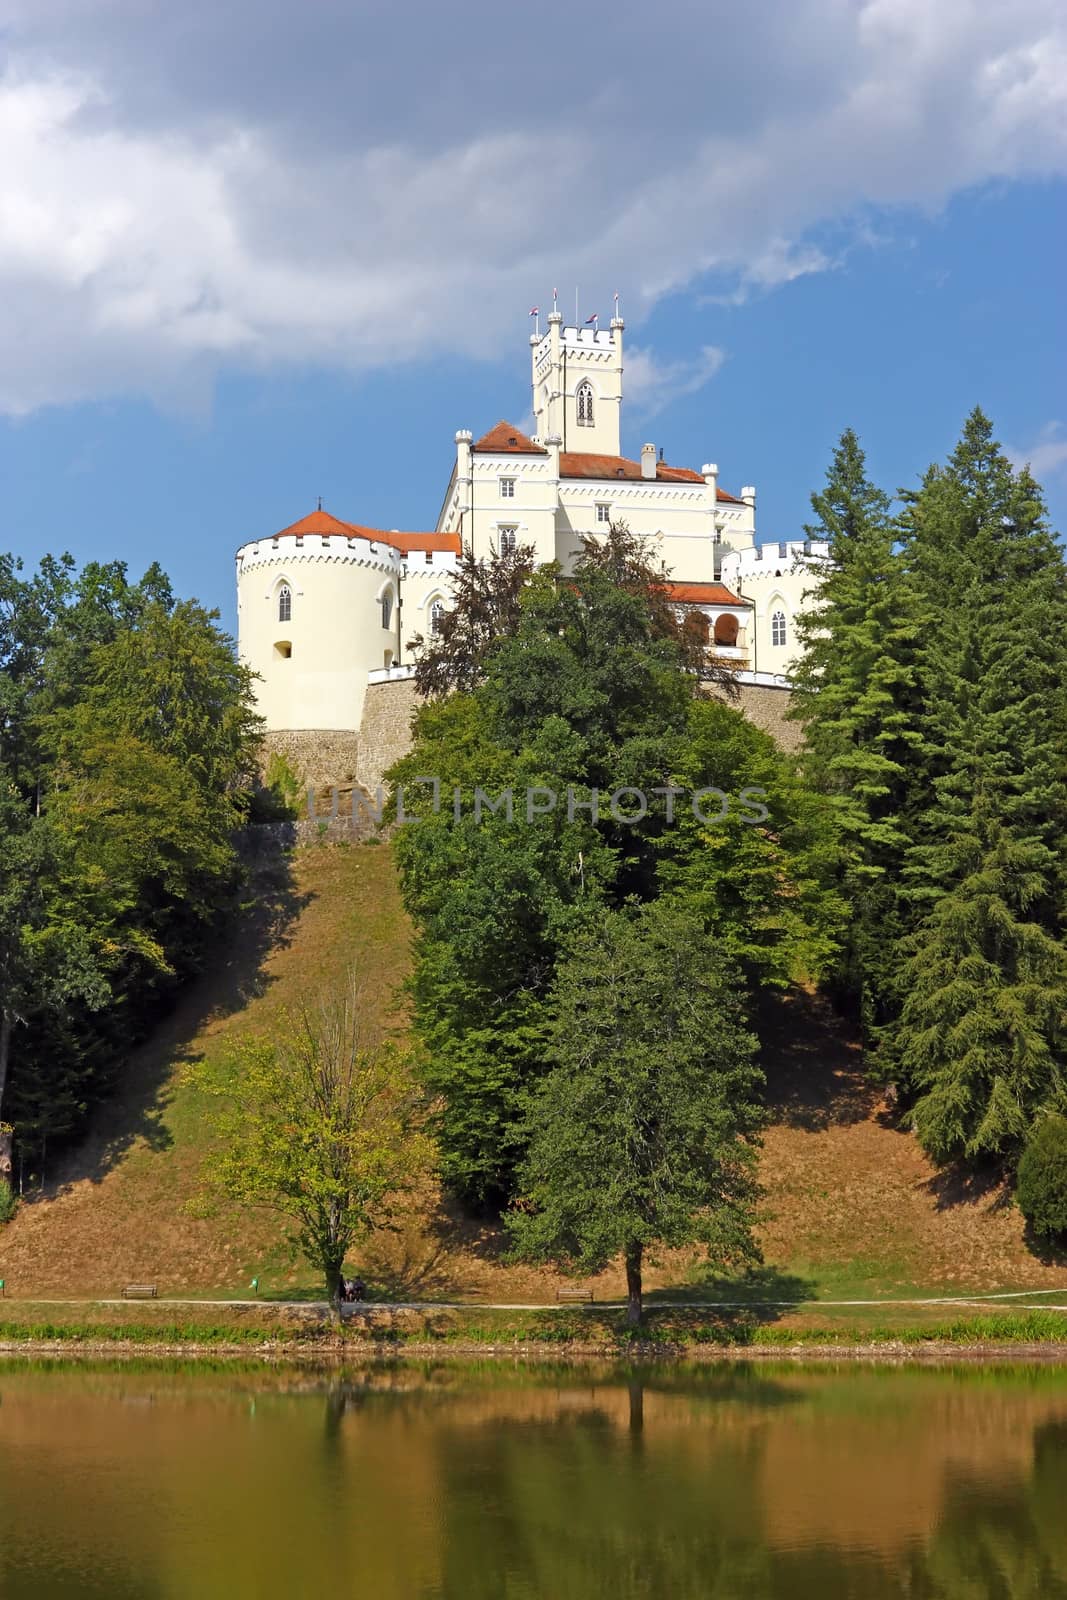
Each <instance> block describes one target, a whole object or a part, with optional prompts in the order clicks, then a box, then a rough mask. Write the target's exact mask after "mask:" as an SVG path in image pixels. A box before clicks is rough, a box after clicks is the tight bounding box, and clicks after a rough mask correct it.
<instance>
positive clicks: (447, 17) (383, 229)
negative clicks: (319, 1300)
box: [0, 0, 1067, 414]
mask: <svg viewBox="0 0 1067 1600" xmlns="http://www.w3.org/2000/svg"><path fill="white" fill-rule="evenodd" d="M465 18H466V25H465V27H464V29H463V30H462V31H461V32H457V31H456V30H455V26H454V23H455V18H454V14H453V13H451V12H449V11H448V9H447V8H434V9H428V10H426V12H425V14H424V15H419V14H416V13H415V12H414V11H413V10H412V8H411V7H410V6H408V7H404V6H395V5H392V6H390V5H386V4H385V0H356V3H353V0H319V3H317V4H316V5H315V6H300V5H298V4H297V3H296V0H256V4H255V5H254V6H253V5H252V4H251V0H233V3H231V4H228V5H226V6H219V5H218V4H217V0H183V4H182V5H181V6H180V7H174V6H164V5H163V3H162V0H99V3H97V4H95V5H94V6H91V7H87V6H85V5H84V3H83V0H32V4H31V3H30V0H0V38H3V39H4V41H5V44H6V48H7V52H8V56H7V59H8V66H7V69H6V72H5V73H4V75H3V76H0V152H2V154H0V411H3V412H7V413H9V414H19V413H24V412H27V411H31V410H33V409H35V408H36V407H39V406H42V405H45V404H49V403H56V402H64V401H71V400H76V399H79V398H84V397H97V396H100V395H105V394H114V393H120V392H130V391H133V392H141V393H147V394H150V395H152V396H154V397H155V398H156V399H158V400H160V401H162V402H164V403H172V404H173V403H184V404H190V403H196V402H197V401H198V400H202V398H203V397H204V396H205V395H206V394H209V393H210V387H211V383H212V381H213V378H214V376H215V374H216V373H217V372H218V371H220V370H221V369H223V368H227V367H234V366H239V367H242V368H245V369H250V368H264V369H265V368H271V367H274V368H276V367H279V366H284V365H285V364H290V363H291V364H296V363H300V364H307V363H312V364H315V363H319V364H323V363H325V364H330V365H332V366H336V367H341V368H344V369H346V370H350V371H356V372H358V371H360V370H365V369H367V368H370V367H373V366H375V365H378V364H382V363H392V362H396V361H403V360H407V359H410V358H412V357H421V356H425V355H428V354H432V353H434V352H440V351H462V352H464V353H466V354H470V355H485V354H494V353H497V352H499V351H501V350H502V349H503V348H504V347H505V342H506V341H508V340H514V338H515V336H516V332H517V330H518V329H520V328H524V326H525V311H526V309H527V307H528V305H529V303H530V297H531V296H533V297H534V298H543V296H544V294H545V293H546V292H547V286H548V285H550V284H552V283H560V284H570V283H574V282H578V283H580V284H582V286H583V299H587V300H588V302H589V303H591V304H595V303H597V302H598V301H599V302H601V303H603V304H608V303H609V297H610V292H611V291H612V290H613V289H615V288H616V287H617V288H618V289H619V290H620V291H621V292H622V295H623V308H624V311H625V312H626V314H627V318H628V321H629V323H630V327H631V330H632V329H633V328H635V327H638V326H639V325H640V323H641V320H642V318H643V317H644V316H645V314H646V313H647V311H648V310H649V309H650V307H651V306H652V305H653V304H654V303H655V301H656V300H657V299H658V298H659V297H660V296H662V295H664V294H666V293H669V292H673V291H677V290H678V289H681V288H684V287H686V286H688V285H691V284H693V283H694V282H699V281H700V279H701V278H702V277H703V276H704V275H705V274H714V275H715V278H716V280H717V281H718V282H721V283H724V284H725V291H724V293H725V297H726V298H729V299H732V300H735V301H736V300H739V299H743V298H744V297H745V295H746V294H747V293H749V292H750V290H751V289H753V288H757V287H758V288H762V289H764V290H765V289H768V288H773V287H774V286H776V285H778V284H781V283H785V282H788V281H789V280H790V279H792V278H795V277H797V276H799V275H800V274H802V273H809V272H821V271H826V270H829V269H831V268H832V267H833V266H834V265H836V263H837V261H838V260H839V259H840V254H838V253H835V254H833V255H830V254H827V253H825V252H824V251H822V250H821V249H819V248H818V247H817V246H816V245H815V244H813V243H812V242H811V239H810V237H808V236H809V234H810V232H811V230H812V229H814V228H817V227H819V226H821V225H824V224H826V223H834V224H836V225H837V228H836V230H835V237H837V236H838V235H839V234H846V233H847V228H848V226H849V224H850V221H851V224H852V225H853V226H854V229H855V233H856V236H857V237H862V236H863V234H864V230H865V229H867V228H868V227H869V220H865V218H866V219H869V215H870V208H872V207H900V206H916V207H922V208H927V209H929V208H936V207H937V206H939V205H941V204H943V203H944V201H945V200H946V199H947V198H948V197H949V196H950V195H951V194H953V193H954V192H956V191H957V190H959V189H960V188H962V187H964V186H967V185H970V184H974V183H977V182H981V181H984V180H988V179H990V178H995V177H1007V178H1011V177H1016V176H1028V175H1047V174H1057V173H1064V172H1067V126H1065V122H1064V112H1063V105H1064V86H1065V84H1067V18H1065V15H1064V13H1063V10H1062V6H1061V5H1060V3H1059V0H1017V3H1014V4H1012V5H1010V6H1009V5H1007V4H1006V3H1005V0H939V4H938V5H937V6H932V5H930V4H929V0H865V3H864V0H768V4H767V6H766V8H764V10H763V11H762V12H761V18H762V25H757V24H755V23H753V22H752V21H751V20H750V19H748V18H746V17H745V16H743V15H742V14H741V13H740V12H738V10H737V9H736V8H735V7H733V6H732V5H729V4H728V3H727V0H711V3H709V4H708V5H706V6H705V7H702V8H701V9H700V12H699V15H697V14H696V13H694V11H693V9H692V6H691V0H662V3H661V7H660V10H659V11H658V12H657V16H656V20H655V23H654V24H650V23H649V20H648V15H647V13H641V12H638V11H637V10H634V12H633V13H629V12H624V13H622V14H620V13H619V11H618V8H617V7H613V6H609V5H608V4H607V3H606V0H589V10H588V15H586V14H585V13H583V37H584V38H590V39H594V40H595V39H597V38H599V37H600V35H601V34H603V36H604V37H605V38H609V37H610V39H611V48H610V49H600V48H598V47H597V46H595V45H590V46H584V45H583V46H582V47H580V48H579V47H575V46H572V45H571V44H570V43H567V44H566V45H564V46H562V47H561V39H570V37H571V30H570V24H569V18H570V13H569V12H564V11H563V10H562V8H559V9H558V10H557V9H556V8H553V7H551V6H550V7H549V9H548V10H547V11H546V12H544V13H543V14H542V18H541V25H542V29H543V31H544V36H543V37H540V36H539V37H537V38H535V39H531V38H530V37H529V32H530V28H529V18H528V15H527V14H526V13H524V12H522V11H521V10H519V9H513V11H508V10H507V8H505V10H504V11H501V9H500V8H499V7H498V6H490V5H489V4H488V3H487V0H472V3H471V5H470V6H469V8H468V12H467V13H465ZM650 26H651V27H653V30H654V37H655V40H656V42H657V45H659V44H662V42H663V41H665V40H666V41H670V44H671V48H669V49H663V48H658V47H657V48H656V49H651V50H650V49H649V38H648V30H649V27H650ZM546 130H551V131H550V132H546ZM842 248H847V246H843V247H842ZM642 359H643V360H644V361H645V371H644V376H643V379H642V372H641V361H642ZM708 360H709V358H708V356H707V355H706V354H705V356H704V357H702V358H701V360H700V361H698V362H697V363H696V364H695V365H694V366H693V367H692V368H690V369H689V370H687V371H686V372H680V371H678V370H676V369H673V368H672V366H671V364H668V365H667V366H666V367H663V366H661V365H659V364H657V362H656V361H655V359H654V358H653V357H652V356H651V354H650V353H649V352H647V351H646V352H644V353H643V355H642V353H641V352H640V351H635V353H634V358H633V361H632V362H631V365H630V369H629V376H630V377H631V378H632V379H634V380H635V381H636V382H637V383H640V382H642V381H643V382H644V384H645V389H646V405H647V407H648V408H649V409H651V410H654V409H655V408H656V405H657V404H659V403H661V402H660V401H659V400H658V398H657V396H659V395H660V394H662V393H663V392H664V390H665V387H666V388H670V386H671V385H672V384H673V385H674V386H675V387H677V385H679V384H686V383H690V384H693V385H695V386H699V384H700V383H703V382H705V381H707V377H708V376H710V374H711V370H712V368H711V367H709V366H708ZM635 368H636V371H635ZM665 373H666V374H667V376H666V377H665V376H664V374H665Z"/></svg>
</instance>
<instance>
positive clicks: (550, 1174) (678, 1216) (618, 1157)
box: [508, 901, 763, 1325]
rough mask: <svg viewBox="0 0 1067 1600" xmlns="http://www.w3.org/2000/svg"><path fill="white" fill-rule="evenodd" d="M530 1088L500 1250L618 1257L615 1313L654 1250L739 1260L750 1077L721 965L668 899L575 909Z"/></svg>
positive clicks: (637, 1300)
mask: <svg viewBox="0 0 1067 1600" xmlns="http://www.w3.org/2000/svg"><path fill="white" fill-rule="evenodd" d="M551 1013H552V1015H551V1026H550V1033H549V1040H548V1049H547V1056H548V1062H549V1070H548V1072H547V1074H546V1076H545V1078H544V1079H543V1081H542V1082H541V1083H540V1084H539V1085H538V1087H537V1088H536V1089H535V1090H534V1091H533V1093H532V1095H531V1097H530V1103H529V1111H528V1119H527V1127H528V1139H529V1144H528V1150H527V1153H526V1156H525V1158H524V1160H523V1162H522V1165H521V1167H520V1170H519V1193H520V1197H521V1198H520V1200H519V1202H518V1204H517V1205H516V1207H515V1208H514V1209H513V1210H512V1211H511V1213H510V1214H509V1216H508V1227H509V1229H510V1231H511V1234H512V1237H513V1239H514V1243H515V1251H516V1253H517V1254H518V1255H519V1256H521V1257H523V1258H526V1259H532V1260H548V1261H555V1262H558V1263H560V1264H561V1265H564V1266H565V1267H567V1268H569V1269H572V1270H579V1271H582V1272H596V1271H599V1270H601V1269H602V1268H603V1267H605V1266H606V1265H607V1264H608V1262H609V1261H611V1260H612V1259H613V1258H614V1257H615V1256H617V1255H619V1254H621V1255H622V1256H623V1258H624V1261H625V1265H626V1285H627V1300H628V1312H627V1316H628V1321H629V1322H630V1323H631V1324H632V1325H636V1324H638V1323H639V1322H640V1320H641V1314H642V1305H643V1300H642V1294H643V1277H642V1274H643V1267H644V1262H645V1260H646V1258H647V1257H648V1255H649V1254H650V1252H652V1251H654V1250H655V1249H656V1248H657V1247H662V1246H668V1247H677V1246H681V1245H686V1244H701V1245H703V1246H704V1248H705V1250H706V1252H707V1254H708V1257H709V1259H712V1260H714V1261H715V1262H716V1263H717V1264H719V1265H726V1264H730V1263H737V1262H741V1261H753V1260H758V1259H759V1252H758V1249H757V1246H756V1244H755V1241H754V1239H753V1236H752V1225H753V1221H754V1203H755V1199H756V1195H757V1186H756V1180H755V1162H756V1134H757V1130H758V1128H759V1126H760V1123H761V1121H762V1112H761V1109H760V1106H759V1103H758V1101H759V1093H760V1089H761V1086H762V1083H763V1078H762V1074H761V1073H760V1071H759V1070H758V1068H757V1067H756V1066H755V1065H754V1062H753V1057H754V1054H755V1050H756V1041H755V1039H754V1038H753V1037H752V1035H751V1034H750V1033H748V1032H747V1031H746V1029H745V1026H744V1021H743V1010H742V1000H741V997H740V996H739V994H738V988H737V984H736V979H735V975H734V974H732V973H731V972H730V971H729V970H728V969H727V968H726V967H725V965H724V964H723V963H722V961H721V959H720V958H719V956H718V953H717V951H716V949H715V947H714V946H713V945H712V944H711V943H710V942H709V941H708V940H707V938H706V937H705V934H704V930H703V927H702V925H701V923H700V921H699V919H697V918H696V917H694V916H692V915H689V914H687V913H685V912H684V911H681V910H679V909H678V908H677V907H675V906H673V905H671V904H670V902H669V901H661V902H659V903H657V904H654V905H649V906H645V907H643V908H641V910H639V911H636V912H631V911H629V910H624V911H619V912H604V913H601V914H600V915H599V916H597V917H595V918H593V919H591V921H590V925H589V927H588V929H587V930H585V931H583V932H582V933H581V934H579V935H578V936H577V937H576V938H575V940H574V941H573V943H572V945H571V947H570V948H569V950H568V952H567V959H566V960H565V961H563V962H561V964H560V967H559V969H558V975H557V979H556V984H555V987H554V990H553V994H552V1003H551Z"/></svg>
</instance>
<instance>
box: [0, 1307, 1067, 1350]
mask: <svg viewBox="0 0 1067 1600" xmlns="http://www.w3.org/2000/svg"><path fill="white" fill-rule="evenodd" d="M0 1343H5V1344H14V1345H41V1344H49V1345H54V1344H94V1345H116V1344H126V1345H138V1346H145V1345H165V1346H183V1345H200V1346H231V1347H232V1346H242V1347H249V1346H259V1347H262V1346H265V1345H267V1346H270V1345H278V1344H284V1345H299V1346H302V1347H305V1348H306V1347H313V1346H315V1345H316V1344H322V1345H326V1344H330V1345H331V1346H336V1345H337V1344H338V1343H343V1344H344V1345H347V1346H350V1347H352V1348H353V1349H355V1348H358V1347H361V1346H363V1347H366V1346H376V1347H385V1348H389V1347H392V1348H395V1349H398V1350H402V1349H403V1348H404V1347H405V1346H407V1345H427V1344H432V1345H460V1344H462V1345H477V1346H483V1347H489V1346H494V1347H497V1348H499V1347H538V1346H539V1347H542V1348H545V1349H556V1350H559V1349H560V1348H561V1347H564V1346H583V1347H586V1348H588V1347H596V1348H597V1349H601V1350H603V1349H608V1350H612V1349H617V1350H620V1351H624V1350H626V1349H628V1348H631V1347H633V1346H634V1345H635V1344H643V1345H659V1346H663V1347H668V1348H683V1349H684V1348H686V1347H699V1346H721V1347H723V1348H728V1347H735V1348H736V1347H739V1346H741V1347H743V1346H753V1347H760V1346H763V1347H765V1346H772V1347H779V1348H789V1347H795V1346H798V1345H801V1346H803V1345H838V1346H842V1347H844V1346H857V1345H883V1344H897V1345H901V1344H903V1345H908V1346H922V1345H924V1344H933V1343H937V1344H953V1345H978V1344H1048V1343H1058V1344H1059V1343H1067V1316H1065V1315H1064V1314H1062V1313H1057V1312H1054V1311H1040V1310H1026V1311H1003V1312H1001V1311H997V1312H985V1313H982V1312H975V1313H967V1312H960V1313H959V1314H957V1315H953V1316H950V1317H945V1316H932V1317H931V1318H930V1319H929V1320H927V1321H923V1322H921V1323H915V1322H902V1321H896V1322H895V1321H891V1320H888V1319H887V1320H884V1321H879V1322H878V1323H873V1324H872V1323H862V1324H861V1323H857V1322H855V1321H852V1320H849V1321H846V1320H844V1319H842V1320H835V1321H827V1320H824V1319H811V1318H804V1319H799V1318H793V1319H788V1318H787V1319H783V1320H781V1321H775V1322H769V1321H766V1320H761V1319H760V1317H759V1315H758V1314H757V1313H756V1312H754V1311H752V1310H749V1309H747V1308H745V1309H742V1310H738V1311H735V1312H731V1313H730V1314H729V1315H714V1314H710V1313H708V1312H705V1311H703V1310H698V1309H695V1308H694V1309H687V1310H684V1311H683V1310H677V1309H673V1310H672V1309H671V1308H670V1307H662V1308H660V1307H657V1308H655V1309H652V1310H649V1311H648V1312H647V1313H646V1316H645V1319H644V1322H643V1324H642V1326H641V1327H640V1328H639V1329H631V1328H629V1327H627V1325H626V1323H625V1319H624V1315H623V1313H622V1311H620V1310H616V1309H610V1310H609V1309H605V1310H604V1311H599V1310H597V1309H596V1308H593V1309H591V1310H574V1311H573V1312H572V1311H564V1312H556V1311H553V1312H551V1313H539V1312H536V1311H534V1312H498V1311H488V1310H486V1311H478V1310H475V1309H471V1310H451V1309H449V1310H445V1309H442V1310H440V1311H419V1312H414V1311H406V1310H403V1311H402V1310H392V1309H391V1308H389V1307H388V1306H371V1307H368V1308H367V1309H366V1311H364V1312H361V1313H360V1314H359V1315H357V1316H355V1317H352V1318H349V1319H346V1321H345V1322H344V1324H343V1326H342V1328H340V1329H338V1327H337V1324H336V1323H334V1322H333V1321H332V1320H330V1319H329V1318H327V1317H323V1316H321V1315H318V1316H309V1315H308V1314H306V1313H305V1314H304V1315H301V1316H297V1315H293V1314H291V1313H287V1312H286V1311H285V1310H284V1309H283V1308H280V1307H279V1308H274V1307H271V1308H267V1307H262V1308H260V1307H242V1308H241V1310H240V1312H235V1313H233V1314H229V1313H228V1312H226V1311H221V1312H219V1313H217V1314H215V1315H213V1316H211V1317H210V1318H203V1319H201V1318H199V1317H197V1316H195V1315H185V1316H182V1317H181V1318H180V1319H179V1318H176V1317H174V1315H173V1313H170V1314H168V1312H167V1309H166V1307H165V1306H160V1307H158V1308H152V1311H151V1312H150V1313H147V1314H146V1313H145V1312H144V1311H141V1310H140V1308H138V1312H137V1314H135V1315H125V1314H123V1310H122V1309H120V1308H114V1312H113V1313H112V1314H107V1315H100V1314H93V1315H86V1314H85V1311H84V1310H82V1309H80V1308H78V1307H71V1309H70V1311H69V1312H67V1311H65V1310H58V1309H57V1311H56V1312H55V1313H54V1314H52V1315H50V1316H48V1317H47V1318H43V1317H41V1316H40V1314H39V1312H38V1313H35V1312H34V1310H33V1308H32V1307H29V1306H27V1307H26V1308H24V1309H23V1308H19V1307H17V1305H15V1306H12V1305H9V1306H7V1307H5V1308H4V1309H3V1313H2V1315H0Z"/></svg>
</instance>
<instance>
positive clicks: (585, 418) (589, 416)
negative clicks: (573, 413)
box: [574, 379, 593, 428]
mask: <svg viewBox="0 0 1067 1600" xmlns="http://www.w3.org/2000/svg"><path fill="white" fill-rule="evenodd" d="M574 403H575V406H576V407H577V412H578V426H579V427H581V428H591V427H592V426H593V385H592V384H591V383H590V382H589V381H588V380H587V379H583V381H582V382H581V383H580V384H579V385H578V388H577V390H576V391H575V395H574Z"/></svg>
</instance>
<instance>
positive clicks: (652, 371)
mask: <svg viewBox="0 0 1067 1600" xmlns="http://www.w3.org/2000/svg"><path fill="white" fill-rule="evenodd" d="M725 359H726V353H725V351H723V350H720V349H719V348H718V346H717V345H710V344H708V345H705V346H704V347H703V349H702V350H701V351H700V354H699V355H698V356H696V357H694V358H693V359H692V360H677V361H661V360H660V359H659V357H657V356H656V355H655V354H654V352H653V351H651V350H648V349H642V348H641V347H640V346H637V345H631V346H629V347H628V348H627V350H626V352H625V361H626V400H627V404H628V405H632V407H633V409H634V410H635V411H636V413H637V414H638V416H642V417H654V416H655V415H656V413H657V412H658V411H662V410H663V408H664V406H667V405H671V404H673V402H674V401H675V400H679V399H681V398H682V397H683V396H684V395H687V394H696V392H697V390H698V389H703V387H704V385H705V384H706V383H707V382H708V381H709V380H710V379H711V378H713V377H714V376H715V374H716V373H717V372H718V370H719V368H720V367H721V366H722V364H723V362H724V361H725Z"/></svg>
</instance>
